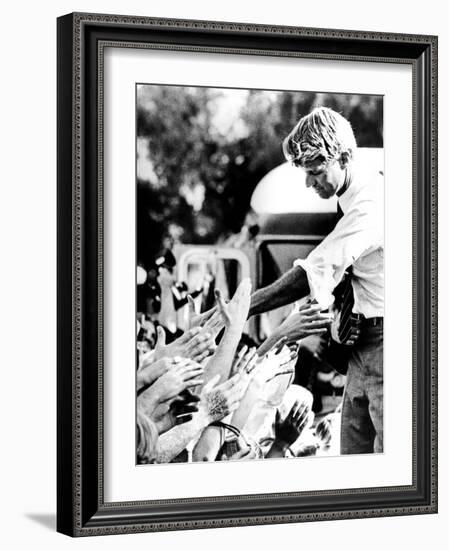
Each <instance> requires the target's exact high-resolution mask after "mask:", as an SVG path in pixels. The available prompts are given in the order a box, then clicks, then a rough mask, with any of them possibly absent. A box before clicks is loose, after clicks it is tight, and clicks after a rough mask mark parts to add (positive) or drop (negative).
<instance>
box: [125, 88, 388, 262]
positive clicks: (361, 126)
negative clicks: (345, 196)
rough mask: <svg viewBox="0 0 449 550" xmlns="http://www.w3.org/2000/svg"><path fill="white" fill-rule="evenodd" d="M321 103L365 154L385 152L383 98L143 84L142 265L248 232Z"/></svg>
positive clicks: (139, 122) (140, 105)
mask: <svg viewBox="0 0 449 550" xmlns="http://www.w3.org/2000/svg"><path fill="white" fill-rule="evenodd" d="M318 105H326V106H328V107H332V108H333V109H335V110H337V111H339V112H341V113H342V114H343V115H344V116H345V117H347V118H348V119H349V120H350V121H351V123H352V125H353V128H354V131H355V135H356V137H357V141H358V144H359V146H362V147H381V146H382V98H381V97H379V96H361V95H349V94H323V93H315V92H273V91H262V90H249V91H247V90H230V89H218V88H201V87H196V88H194V87H178V86H160V85H140V86H139V87H138V93H137V121H136V122H137V139H138V143H139V144H140V146H139V147H138V158H137V167H138V170H137V174H138V180H137V223H138V227H137V238H138V250H137V254H138V261H139V263H142V264H143V265H148V264H149V263H151V261H152V258H153V257H154V254H157V253H158V252H159V251H160V249H161V248H164V247H169V246H170V244H172V243H173V242H176V241H179V242H184V243H194V244H203V243H214V242H217V241H218V240H220V239H222V238H224V237H226V236H227V235H229V234H230V233H233V232H237V231H239V229H240V227H241V225H242V223H243V220H244V217H245V215H246V213H247V211H248V208H249V203H250V199H251V195H252V193H253V191H254V188H255V187H256V185H257V183H258V182H259V181H260V180H261V178H262V177H263V176H264V175H265V174H266V173H267V172H268V171H270V170H271V169H272V168H274V167H275V166H277V165H279V164H281V163H282V162H284V158H283V154H282V148H281V143H282V140H283V139H284V137H285V136H286V135H287V134H288V132H289V131H290V130H291V128H292V127H293V126H294V125H295V124H296V122H297V121H298V120H299V118H300V117H301V116H303V115H305V114H307V113H308V112H309V111H310V110H311V109H312V108H313V107H315V106H318Z"/></svg>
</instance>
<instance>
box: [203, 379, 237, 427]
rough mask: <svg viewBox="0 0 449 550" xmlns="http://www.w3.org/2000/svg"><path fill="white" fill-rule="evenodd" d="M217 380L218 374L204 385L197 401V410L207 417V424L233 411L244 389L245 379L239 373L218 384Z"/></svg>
mask: <svg viewBox="0 0 449 550" xmlns="http://www.w3.org/2000/svg"><path fill="white" fill-rule="evenodd" d="M217 381H218V376H216V377H214V378H213V379H212V380H210V382H208V383H207V384H206V385H205V386H204V388H203V390H202V392H201V395H200V401H199V403H198V412H199V413H200V414H201V415H202V416H203V417H204V418H206V419H207V424H210V423H212V422H216V421H218V420H221V419H222V418H224V417H225V416H228V414H230V413H232V412H233V411H235V410H236V409H237V408H238V406H239V404H240V400H241V399H242V397H243V394H244V392H245V390H246V381H245V380H244V378H243V377H241V376H240V375H239V374H237V375H236V376H233V377H232V378H230V379H229V380H227V381H226V382H224V383H223V384H220V385H219V386H216V383H217Z"/></svg>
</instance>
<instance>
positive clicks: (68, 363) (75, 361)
mask: <svg viewBox="0 0 449 550" xmlns="http://www.w3.org/2000/svg"><path fill="white" fill-rule="evenodd" d="M69 23H70V26H71V29H70V30H68V27H69ZM89 23H91V24H97V23H98V24H101V23H103V24H109V25H111V26H114V25H146V26H153V27H154V26H164V27H165V28H169V27H178V28H184V29H192V30H196V31H199V30H201V29H204V30H215V31H225V32H242V33H248V32H258V33H265V34H267V33H275V34H297V33H303V34H304V35H305V36H306V37H315V38H320V37H321V38H348V39H359V40H367V41H370V40H384V41H393V42H394V41H395V42H397V41H401V42H405V43H407V42H408V43H414V44H417V43H419V44H422V45H423V46H425V45H427V46H430V47H431V50H432V55H431V65H432V66H431V68H430V73H431V86H432V94H431V103H432V113H428V114H429V115H430V114H431V129H432V130H431V133H432V138H431V147H429V149H428V150H430V149H431V151H432V158H431V168H430V176H431V184H432V200H431V204H430V208H429V209H428V210H427V216H426V218H427V220H428V221H429V222H430V225H431V226H432V255H431V266H430V270H431V272H432V274H431V275H432V276H431V292H430V294H431V301H432V303H431V304H429V305H430V307H431V308H432V311H431V316H432V319H431V332H432V334H431V338H432V349H431V358H430V359H431V365H430V367H431V375H432V383H431V393H432V395H431V397H432V403H431V413H432V416H433V421H434V422H435V425H434V426H435V428H436V343H437V341H436V338H437V336H436V313H437V304H436V290H437V282H436V260H437V257H436V255H437V248H436V200H437V188H436V177H437V172H436V154H437V153H436V132H437V122H436V108H437V104H436V101H437V96H436V78H437V74H436V70H437V65H436V55H437V38H436V37H433V36H423V35H402V34H401V35H398V34H389V33H372V32H365V31H336V30H335V31H334V30H330V29H310V28H309V29H304V28H300V27H284V26H282V27H281V26H267V25H249V24H244V23H228V22H226V23H224V22H223V23H222V22H211V21H194V20H188V21H185V20H184V21H182V20H174V19H156V18H140V17H132V16H112V15H104V14H84V13H76V14H69V15H67V16H63V17H61V18H58V50H59V49H60V48H61V49H62V52H61V51H58V527H57V528H58V531H60V532H63V533H65V534H68V535H72V536H89V535H105V534H113V533H117V534H118V533H132V532H144V531H159V530H164V531H165V530H175V529H201V528H213V527H225V526H239V525H260V524H268V523H289V522H298V521H317V520H318V521H322V520H329V519H346V518H360V517H381V516H390V515H393V516H394V515H401V514H416V513H432V512H435V511H436V509H437V508H436V506H437V504H436V492H435V491H434V490H433V488H434V487H436V467H437V465H436V439H434V437H433V435H432V443H433V445H432V448H431V463H430V470H431V482H432V490H431V502H430V503H428V504H426V505H413V506H408V507H400V506H398V507H391V508H388V509H379V508H377V509H368V510H358V511H354V510H352V511H350V510H348V511H340V512H317V513H307V512H306V513H298V514H288V515H279V516H276V517H274V516H260V517H246V518H226V519H224V518H221V519H215V520H210V519H209V520H200V521H188V522H176V521H174V522H171V521H168V522H163V523H152V524H151V523H150V524H148V523H144V524H132V525H125V524H123V523H121V524H120V523H117V524H116V525H114V526H108V527H106V526H104V527H96V526H89V525H88V523H89V522H87V524H86V525H85V526H83V525H82V521H81V517H82V516H81V443H82V442H81V416H82V415H81V413H82V411H81V263H82V251H81V229H82V227H81V108H82V105H81V96H82V94H81V85H82V84H83V83H82V79H81V69H82V57H81V53H82V52H81V48H82V45H81V35H82V28H83V26H84V25H85V24H89ZM64 33H66V35H65V36H62V35H63V34H64ZM68 52H69V53H70V55H68ZM69 60H70V62H71V63H68V62H69ZM61 63H62V65H64V64H67V65H68V66H69V68H68V69H67V68H66V69H65V70H64V68H63V67H62V66H61ZM71 64H73V65H71ZM72 69H73V72H72ZM69 77H70V78H69ZM69 82H70V88H71V90H73V95H72V97H71V98H70V101H68V100H67V97H66V96H67V93H68V86H69ZM83 85H84V84H83ZM61 91H64V96H65V97H64V99H63V100H62V99H60V97H59V96H60V93H61ZM69 111H70V122H71V124H72V129H73V134H72V135H71V136H70V137H68V133H67V126H65V127H63V124H62V122H61V120H62V119H63V120H65V121H66V122H67V120H68V118H69V117H68V112H69ZM69 142H70V147H69V145H68V144H69ZM68 150H70V163H69V165H70V172H71V173H70V175H69V174H68V172H69V170H68V168H67V166H64V162H62V160H61V158H63V159H65V160H67V153H68ZM69 176H70V181H71V182H72V185H71V190H72V191H71V194H69V193H67V179H68V178H69ZM67 197H69V199H70V200H71V201H72V202H71V204H70V205H68V204H67ZM68 212H70V215H69V216H67V217H66V216H63V215H61V214H62V213H64V214H67V213H68ZM69 225H70V227H69ZM69 243H70V244H69ZM66 246H67V247H68V248H69V252H67V250H66V251H65V254H64V249H65V247H66ZM68 254H71V257H70V276H68V275H67V265H68V261H67V255H68ZM430 270H429V271H430ZM69 285H70V288H71V289H72V293H71V301H70V304H69V303H68V298H67V297H65V296H64V295H67V289H68V286H69ZM69 310H70V313H69ZM66 319H70V320H71V326H70V334H69V333H68V327H67V323H63V322H62V321H63V320H66ZM60 325H61V326H60ZM64 344H65V345H64ZM67 344H69V345H68V346H67ZM69 353H70V360H68V355H69ZM63 378H64V380H63ZM67 380H68V381H69V382H70V383H71V384H72V385H71V386H70V388H68V381H67ZM69 407H70V412H68V408H69ZM68 421H70V426H69V425H68ZM64 428H65V429H64ZM59 455H61V456H59ZM69 465H70V468H68V466H69ZM63 466H64V468H63ZM65 470H69V471H65ZM69 481H70V492H69V493H68V492H65V494H61V488H64V489H67V488H68V485H69ZM68 494H70V498H69V497H68ZM69 507H70V509H69Z"/></svg>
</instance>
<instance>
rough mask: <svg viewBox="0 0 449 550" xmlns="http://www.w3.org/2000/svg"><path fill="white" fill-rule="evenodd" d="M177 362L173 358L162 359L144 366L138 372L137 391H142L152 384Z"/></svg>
mask: <svg viewBox="0 0 449 550" xmlns="http://www.w3.org/2000/svg"><path fill="white" fill-rule="evenodd" d="M174 364H175V360H174V359H172V358H171V357H162V359H159V360H157V361H150V362H146V363H144V364H143V366H142V367H141V368H140V369H139V370H138V371H137V389H138V390H140V389H141V388H144V387H145V386H151V384H152V383H153V382H154V381H155V380H157V379H158V378H159V377H161V376H162V375H163V374H165V373H166V372H167V371H168V370H169V369H170V368H171V367H172V366H173V365H174Z"/></svg>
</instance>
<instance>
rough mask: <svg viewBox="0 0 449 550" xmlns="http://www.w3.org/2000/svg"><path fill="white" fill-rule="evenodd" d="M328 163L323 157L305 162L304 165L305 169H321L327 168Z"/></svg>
mask: <svg viewBox="0 0 449 550" xmlns="http://www.w3.org/2000/svg"><path fill="white" fill-rule="evenodd" d="M326 165H327V163H326V162H325V160H324V159H323V157H320V158H317V159H314V160H311V161H308V162H305V163H304V165H303V168H304V170H320V169H323V168H326Z"/></svg>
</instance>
